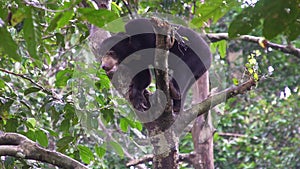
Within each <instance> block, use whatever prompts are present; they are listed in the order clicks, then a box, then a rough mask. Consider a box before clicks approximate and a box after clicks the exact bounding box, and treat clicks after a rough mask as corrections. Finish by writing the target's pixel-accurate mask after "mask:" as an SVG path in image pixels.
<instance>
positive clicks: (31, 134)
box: [25, 130, 36, 141]
mask: <svg viewBox="0 0 300 169" xmlns="http://www.w3.org/2000/svg"><path fill="white" fill-rule="evenodd" d="M25 136H26V137H27V138H29V139H30V140H32V141H36V134H35V132H34V131H33V130H28V131H27V132H26V133H25Z"/></svg>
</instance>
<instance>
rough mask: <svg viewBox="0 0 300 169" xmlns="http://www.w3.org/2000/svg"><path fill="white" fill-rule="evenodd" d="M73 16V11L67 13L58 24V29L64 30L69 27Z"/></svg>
mask: <svg viewBox="0 0 300 169" xmlns="http://www.w3.org/2000/svg"><path fill="white" fill-rule="evenodd" d="M73 16H74V12H73V11H65V12H64V13H63V14H62V16H61V17H60V18H59V20H58V22H57V28H62V27H63V26H65V25H67V24H68V23H69V22H70V20H71V19H72V17H73Z"/></svg>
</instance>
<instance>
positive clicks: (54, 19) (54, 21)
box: [46, 13, 63, 32]
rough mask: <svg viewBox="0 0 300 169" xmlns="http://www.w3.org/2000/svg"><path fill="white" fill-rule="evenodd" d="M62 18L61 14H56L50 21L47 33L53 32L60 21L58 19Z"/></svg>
mask: <svg viewBox="0 0 300 169" xmlns="http://www.w3.org/2000/svg"><path fill="white" fill-rule="evenodd" d="M62 16H63V14H62V13H56V14H55V16H54V18H53V19H52V20H51V22H50V24H49V26H48V28H47V30H46V31H47V32H53V31H54V30H55V29H56V27H57V22H58V21H59V20H60V18H61V17H62Z"/></svg>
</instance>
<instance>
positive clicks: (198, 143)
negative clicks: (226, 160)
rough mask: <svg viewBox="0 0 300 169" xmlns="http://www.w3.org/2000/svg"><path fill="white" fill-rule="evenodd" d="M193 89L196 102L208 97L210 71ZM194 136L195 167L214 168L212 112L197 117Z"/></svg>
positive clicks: (198, 168) (202, 168) (193, 161)
mask: <svg viewBox="0 0 300 169" xmlns="http://www.w3.org/2000/svg"><path fill="white" fill-rule="evenodd" d="M193 90H194V92H193V102H194V103H200V102H202V101H203V100H204V99H206V98H207V97H208V94H209V78H208V72H206V73H205V74H204V75H203V76H202V77H201V78H200V79H199V80H198V81H197V82H196V83H195V85H194V87H193ZM192 136H193V143H194V154H195V156H193V159H192V160H191V161H192V165H193V167H194V168H195V169H213V168H214V161H213V137H212V136H213V127H212V119H211V118H210V112H207V113H206V114H203V115H201V116H199V117H197V119H196V120H195V122H194V126H193V128H192Z"/></svg>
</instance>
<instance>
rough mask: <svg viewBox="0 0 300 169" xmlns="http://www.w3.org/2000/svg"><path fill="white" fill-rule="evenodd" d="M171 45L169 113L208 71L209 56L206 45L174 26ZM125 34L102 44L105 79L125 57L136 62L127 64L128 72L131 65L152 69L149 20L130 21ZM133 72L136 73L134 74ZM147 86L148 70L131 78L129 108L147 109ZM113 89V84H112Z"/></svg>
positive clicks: (152, 36) (153, 37)
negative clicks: (129, 57)
mask: <svg viewBox="0 0 300 169" xmlns="http://www.w3.org/2000/svg"><path fill="white" fill-rule="evenodd" d="M173 29H174V31H175V41H174V45H173V46H172V47H171V48H170V49H169V52H170V54H169V60H168V66H169V69H170V70H171V71H172V73H171V74H172V75H171V76H172V78H171V80H170V83H169V87H170V94H171V97H172V99H173V111H174V112H178V111H180V109H181V108H182V107H183V103H184V102H183V101H184V99H185V97H186V93H187V91H188V89H189V88H190V87H191V85H192V84H193V83H194V82H195V81H196V80H197V79H199V78H200V77H201V76H202V75H203V74H204V73H205V72H206V71H207V70H208V68H209V67H210V64H211V52H210V50H209V47H208V45H207V44H206V42H205V41H204V40H203V39H202V38H201V37H200V36H199V35H198V33H196V32H194V31H193V30H191V29H189V28H186V27H183V26H176V25H174V28H173ZM125 30H126V32H125V33H118V34H116V35H114V36H112V37H110V38H108V39H106V40H104V41H103V43H102V45H101V51H102V55H103V58H102V68H103V69H104V70H105V71H106V73H107V75H108V76H109V77H110V78H112V75H113V74H114V72H116V70H117V69H118V66H119V65H120V64H121V63H122V61H123V60H124V59H126V58H127V57H128V56H130V55H132V54H134V53H138V55H139V56H141V57H140V58H139V59H132V60H130V61H127V63H126V64H125V65H128V66H126V67H128V69H131V70H132V69H134V67H135V65H136V66H137V65H139V64H141V63H142V64H143V65H153V61H154V60H153V59H154V55H155V53H154V51H155V50H153V49H155V47H156V35H155V33H154V29H153V26H152V23H151V21H150V20H149V19H134V20H131V21H129V22H128V23H127V24H126V25H125ZM134 71H136V70H134ZM150 83H151V73H150V70H149V69H148V68H146V69H143V70H141V71H139V73H137V74H135V75H134V77H133V79H132V81H131V83H130V86H129V99H130V102H131V103H132V105H133V107H134V108H136V109H137V110H140V111H145V110H147V109H149V108H150V103H149V99H148V96H149V92H148V91H147V90H146V88H147V87H148V86H149V84H150ZM114 85H116V84H114Z"/></svg>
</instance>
